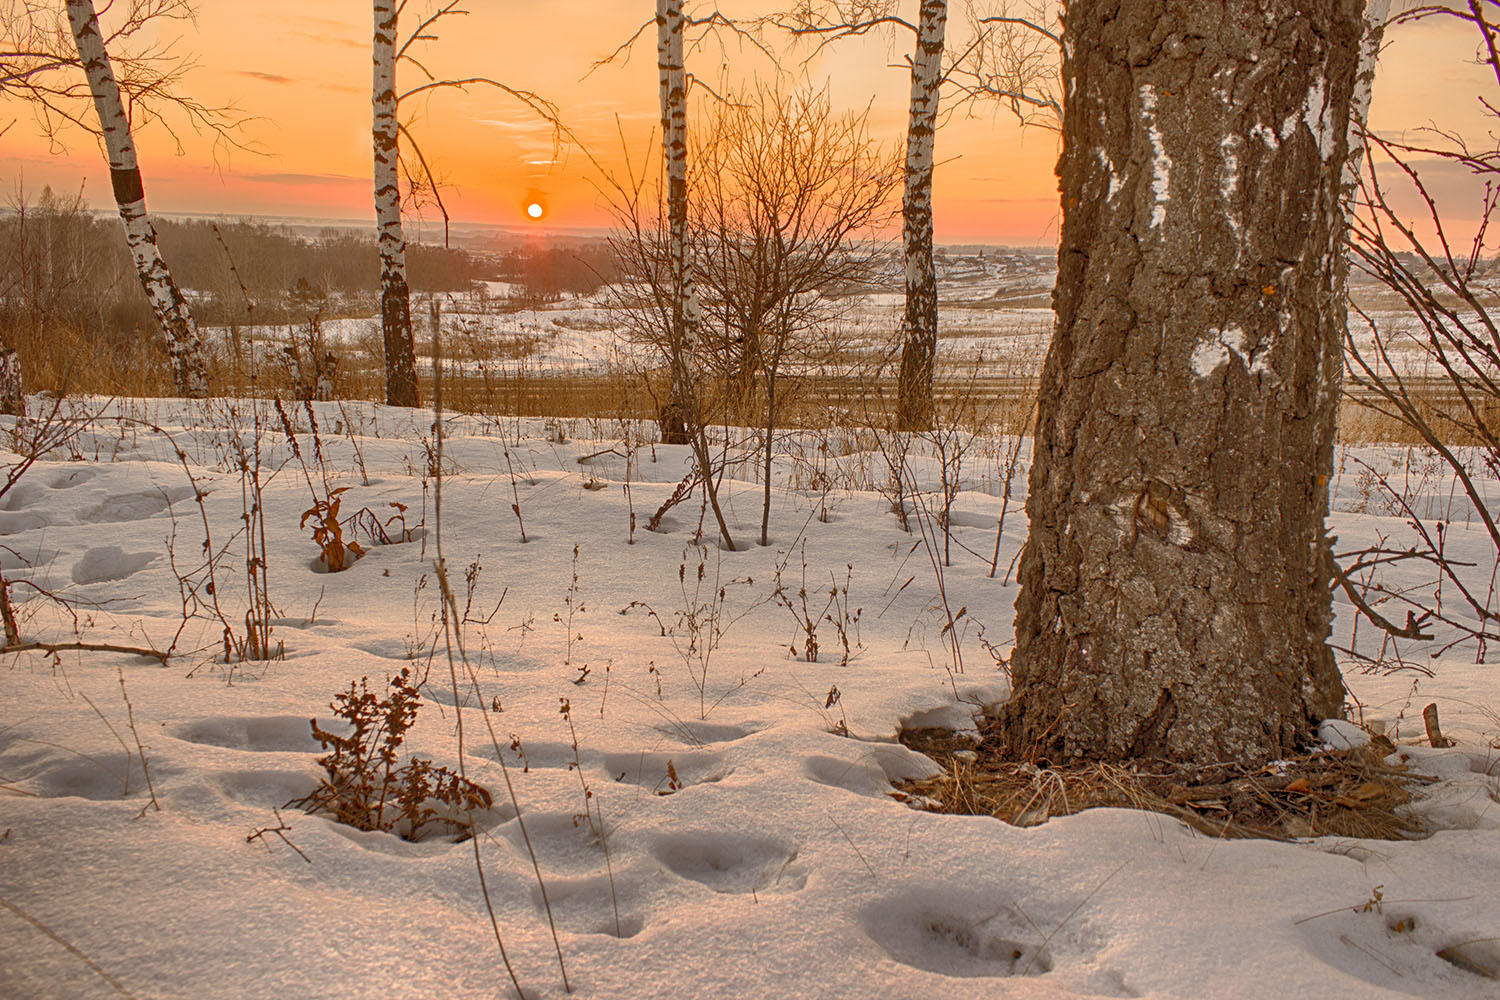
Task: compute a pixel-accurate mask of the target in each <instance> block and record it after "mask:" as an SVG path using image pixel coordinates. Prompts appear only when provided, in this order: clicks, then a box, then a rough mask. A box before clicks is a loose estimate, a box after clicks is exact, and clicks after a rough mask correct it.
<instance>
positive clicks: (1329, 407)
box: [1004, 0, 1364, 762]
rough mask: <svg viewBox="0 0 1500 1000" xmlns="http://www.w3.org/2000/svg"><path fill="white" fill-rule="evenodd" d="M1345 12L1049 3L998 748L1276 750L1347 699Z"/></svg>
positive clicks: (1156, 753) (1313, 4)
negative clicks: (1337, 501) (1045, 300)
mask: <svg viewBox="0 0 1500 1000" xmlns="http://www.w3.org/2000/svg"><path fill="white" fill-rule="evenodd" d="M1363 10H1364V4H1363V3H1362V2H1361V0H1217V2H1209V0H1204V2H1201V3H1192V4H1180V3H1169V2H1167V0H1122V2H1111V3H1103V2H1094V3H1086V2H1081V0H1080V2H1077V3H1072V4H1069V5H1068V7H1067V13H1066V16H1065V18H1064V29H1065V33H1064V38H1065V44H1064V64H1063V82H1064V93H1065V94H1066V95H1067V98H1066V101H1067V103H1066V109H1065V115H1064V126H1063V152H1062V158H1061V160H1060V161H1059V166H1058V170H1059V175H1060V177H1061V190H1062V210H1063V224H1062V238H1061V246H1060V248H1059V251H1058V277H1057V288H1056V291H1055V292H1054V294H1053V304H1054V308H1055V310H1056V314H1057V320H1056V329H1055V331H1054V334H1053V339H1052V345H1051V348H1050V350H1049V351H1048V354H1047V361H1046V365H1045V367H1044V369H1043V372H1042V381H1041V390H1040V391H1041V396H1040V403H1039V412H1038V417H1037V428H1036V460H1035V463H1034V465H1033V467H1032V471H1031V479H1030V494H1029V496H1028V498H1027V502H1026V508H1027V513H1028V515H1029V516H1030V519H1031V534H1030V537H1029V539H1028V541H1027V544H1026V549H1025V553H1024V555H1023V557H1022V563H1021V586H1022V590H1021V595H1020V597H1019V599H1018V600H1017V602H1016V652H1015V656H1014V658H1013V667H1014V685H1015V693H1014V695H1013V697H1012V699H1011V701H1010V702H1009V704H1008V705H1007V706H1006V707H1005V710H1004V722H1005V725H1006V731H1007V738H1008V740H1009V742H1010V745H1011V748H1012V750H1013V751H1015V752H1016V753H1020V754H1026V755H1037V756H1041V757H1046V758H1049V759H1052V760H1060V759H1069V758H1078V757H1086V758H1093V759H1113V760H1119V759H1125V758H1143V757H1153V758H1167V759H1175V760H1187V761H1196V762H1206V761H1216V760H1226V759H1237V760H1244V759H1269V758H1272V757H1278V756H1284V755H1286V754H1289V753H1291V752H1292V751H1294V750H1295V749H1297V748H1298V747H1299V746H1300V745H1302V744H1303V743H1304V742H1305V740H1306V739H1307V738H1308V736H1309V733H1310V729H1311V727H1312V726H1313V725H1314V724H1315V723H1316V721H1317V720H1318V719H1320V718H1323V717H1327V716H1331V715H1337V714H1338V713H1339V711H1340V708H1341V703H1342V696H1343V687H1342V683H1341V681H1340V678H1339V673H1338V669H1337V667H1336V665H1335V663H1334V660H1333V655H1332V653H1331V652H1330V651H1329V649H1328V648H1327V646H1326V645H1325V640H1326V638H1327V636H1328V634H1329V623H1330V618H1331V603H1330V602H1331V598H1330V593H1329V586H1328V581H1329V579H1330V572H1331V565H1332V560H1331V555H1330V552H1329V540H1328V538H1327V536H1326V535H1325V533H1324V524H1323V522H1324V516H1325V514H1326V513H1327V510H1328V487H1327V481H1328V475H1329V473H1330V472H1331V470H1332V458H1333V438H1334V420H1335V409H1336V403H1337V399H1338V388H1339V380H1340V377H1341V375H1342V368H1341V363H1340V338H1341V337H1342V336H1343V330H1344V320H1345V315H1344V302H1343V295H1342V289H1343V279H1344V263H1343V259H1342V249H1341V248H1342V239H1343V235H1344V217H1343V213H1342V210H1341V201H1340V188H1341V184H1340V175H1341V171H1342V169H1343V166H1344V160H1345V157H1346V156H1347V155H1348V122H1349V117H1350V110H1351V97H1352V95H1353V93H1354V91H1355V81H1356V71H1357V69H1358V66H1359V61H1360V44H1361V39H1362V37H1363V36H1364V22H1363V19H1362V13H1363Z"/></svg>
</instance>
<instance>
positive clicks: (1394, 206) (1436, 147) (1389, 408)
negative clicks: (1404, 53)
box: [1338, 0, 1500, 661]
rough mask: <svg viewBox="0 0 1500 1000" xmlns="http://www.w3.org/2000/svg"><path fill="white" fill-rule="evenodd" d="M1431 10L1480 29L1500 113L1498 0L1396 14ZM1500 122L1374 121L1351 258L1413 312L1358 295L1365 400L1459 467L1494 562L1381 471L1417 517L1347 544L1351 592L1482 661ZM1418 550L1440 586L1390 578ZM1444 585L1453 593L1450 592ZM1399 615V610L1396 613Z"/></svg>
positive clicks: (1377, 617) (1356, 349)
mask: <svg viewBox="0 0 1500 1000" xmlns="http://www.w3.org/2000/svg"><path fill="white" fill-rule="evenodd" d="M1432 19H1443V20H1457V21H1459V22H1462V23H1464V24H1466V25H1468V26H1469V27H1470V28H1472V29H1473V32H1474V35H1475V40H1476V42H1477V45H1476V50H1477V52H1478V58H1479V60H1480V62H1481V64H1482V65H1484V66H1485V67H1487V68H1488V70H1489V72H1490V74H1491V75H1492V76H1493V78H1494V83H1495V84H1496V87H1495V89H1494V90H1493V91H1492V92H1491V93H1490V94H1488V95H1486V94H1476V95H1474V96H1475V99H1477V100H1478V101H1479V102H1480V103H1481V106H1482V107H1483V108H1484V109H1485V114H1486V115H1487V116H1488V117H1489V118H1490V119H1491V121H1492V122H1496V123H1497V124H1500V110H1497V108H1500V99H1497V96H1496V95H1497V94H1500V3H1496V2H1495V0H1483V2H1480V0H1472V2H1469V3H1467V4H1465V5H1454V6H1453V7H1447V6H1425V7H1418V8H1415V9H1410V10H1407V11H1405V12H1403V13H1401V14H1398V15H1397V16H1396V17H1395V18H1393V19H1392V27H1393V28H1398V27H1399V26H1401V25H1404V24H1409V23H1413V22H1417V21H1426V20H1432ZM1497 134H1500V133H1497V131H1495V130H1492V131H1491V132H1490V134H1489V137H1488V144H1487V145H1477V144H1476V140H1475V139H1474V138H1473V137H1465V136H1462V135H1459V134H1457V133H1454V132H1451V131H1445V130H1443V129H1441V128H1440V127H1438V126H1432V127H1429V128H1426V129H1422V130H1419V131H1418V132H1417V133H1416V135H1415V137H1413V138H1409V139H1401V140H1397V139H1390V138H1383V137H1381V136H1378V135H1375V134H1373V133H1365V134H1364V140H1365V143H1366V148H1367V155H1366V156H1365V158H1364V164H1363V168H1362V170H1361V171H1360V172H1359V174H1358V175H1357V180H1356V182H1355V185H1354V191H1353V200H1354V212H1353V216H1352V220H1351V224H1350V233H1349V245H1350V248H1351V251H1352V262H1353V265H1354V267H1355V268H1357V269H1358V270H1359V271H1362V272H1363V273H1364V274H1366V275H1367V276H1369V277H1370V278H1373V279H1374V280H1375V282H1377V283H1378V284H1379V285H1380V286H1383V287H1384V288H1386V289H1388V290H1390V291H1391V292H1394V293H1395V295H1396V297H1397V299H1398V300H1399V301H1400V302H1401V304H1402V305H1403V306H1404V307H1405V309H1404V312H1405V315H1404V316H1402V317H1401V318H1400V319H1394V318H1392V317H1390V316H1389V315H1377V314H1376V313H1374V312H1370V311H1366V310H1364V309H1360V308H1357V307H1356V312H1357V313H1358V314H1359V316H1360V319H1361V320H1362V321H1363V322H1362V323H1357V324H1355V325H1354V326H1353V328H1352V329H1351V331H1350V337H1349V338H1348V341H1347V343H1346V356H1347V358H1348V370H1349V374H1350V380H1351V382H1352V383H1353V384H1354V385H1355V386H1357V387H1358V388H1359V389H1361V390H1363V391H1362V392H1361V394H1360V396H1359V397H1358V399H1359V403H1360V405H1363V406H1366V407H1369V408H1371V409H1373V410H1375V411H1376V412H1378V413H1381V414H1383V415H1385V416H1386V417H1388V418H1390V419H1391V420H1393V421H1395V422H1396V424H1397V425H1398V426H1401V427H1404V428H1406V429H1407V430H1408V431H1409V432H1410V433H1411V434H1412V435H1413V436H1414V437H1415V438H1416V440H1418V441H1420V442H1421V443H1422V444H1423V445H1425V447H1426V448H1427V449H1428V450H1429V451H1430V452H1431V453H1432V454H1434V455H1436V456H1437V457H1438V458H1439V460H1440V461H1441V463H1442V467H1443V468H1445V469H1446V470H1447V471H1448V472H1449V473H1451V474H1452V476H1453V478H1454V481H1455V482H1456V483H1457V484H1458V488H1459V491H1460V492H1461V494H1462V496H1463V499H1464V500H1466V501H1467V503H1466V504H1465V505H1464V506H1465V507H1466V508H1467V511H1468V512H1469V516H1472V518H1473V519H1474V520H1475V521H1477V522H1478V524H1479V526H1480V529H1481V531H1482V532H1483V536H1484V538H1485V539H1486V540H1487V541H1488V544H1489V549H1490V558H1489V559H1488V560H1485V562H1486V563H1487V564H1488V565H1489V566H1490V570H1489V572H1488V573H1471V572H1470V571H1469V570H1468V568H1467V567H1466V565H1465V564H1464V563H1463V562H1462V561H1461V560H1459V559H1456V558H1454V557H1453V555H1452V552H1451V541H1450V540H1449V539H1447V538H1445V534H1446V533H1447V531H1448V526H1447V524H1446V523H1445V522H1447V521H1448V520H1449V517H1447V516H1445V517H1438V518H1434V517H1432V516H1431V515H1430V513H1429V512H1427V511H1425V510H1423V509H1420V508H1419V506H1418V505H1416V504H1414V503H1413V501H1412V499H1411V498H1410V497H1409V496H1407V495H1406V493H1405V492H1404V491H1403V490H1401V489H1399V488H1397V487H1394V486H1392V485H1391V483H1390V482H1389V480H1386V479H1384V478H1383V476H1381V475H1380V474H1379V473H1377V474H1376V477H1377V478H1378V479H1379V480H1380V482H1381V483H1382V489H1383V490H1384V492H1385V493H1386V494H1387V501H1388V502H1389V504H1390V505H1391V507H1392V508H1393V509H1396V510H1398V511H1399V512H1400V513H1401V515H1402V519H1403V520H1404V521H1405V522H1406V524H1407V526H1408V527H1409V528H1410V529H1411V540H1410V542H1409V543H1408V544H1405V545H1397V544H1394V543H1390V544H1386V545H1382V546H1378V547H1376V548H1374V549H1362V550H1359V551H1355V552H1350V553H1347V554H1345V556H1344V561H1343V564H1342V565H1341V566H1340V567H1339V570H1338V579H1339V583H1340V584H1341V585H1342V586H1343V588H1344V591H1345V593H1346V594H1347V595H1348V596H1349V598H1350V600H1351V601H1353V602H1354V603H1355V605H1356V606H1357V607H1359V608H1360V610H1361V612H1362V613H1364V614H1365V615H1366V616H1367V617H1369V618H1370V619H1371V620H1372V621H1374V622H1375V624H1376V625H1377V626H1379V627H1380V628H1382V629H1383V630H1384V631H1385V632H1387V633H1388V634H1389V635H1391V636H1393V637H1395V638H1397V639H1422V640H1427V639H1433V638H1436V637H1437V633H1436V631H1435V629H1436V628H1438V627H1441V628H1442V629H1443V632H1444V634H1443V635H1442V637H1441V641H1442V643H1443V646H1442V648H1445V649H1446V648H1449V647H1450V646H1452V645H1454V644H1455V643H1457V642H1472V643H1474V645H1475V649H1476V655H1477V656H1478V657H1479V658H1480V660H1481V661H1482V660H1483V658H1484V656H1485V654H1486V650H1487V647H1488V645H1489V644H1490V643H1493V642H1497V641H1500V607H1497V596H1496V585H1495V579H1496V578H1495V572H1496V570H1495V566H1496V563H1497V562H1500V524H1497V521H1496V517H1497V514H1496V511H1495V510H1494V500H1493V498H1492V497H1491V496H1489V495H1487V494H1488V492H1489V491H1488V490H1487V489H1486V488H1485V484H1484V480H1485V479H1486V478H1494V477H1500V315H1497V313H1496V309H1495V305H1494V297H1493V296H1494V288H1495V279H1496V277H1497V269H1496V265H1495V258H1494V257H1490V258H1489V259H1486V258H1485V256H1484V251H1485V249H1486V247H1485V240H1486V237H1487V235H1488V234H1489V232H1490V228H1489V227H1490V223H1491V222H1492V221H1493V220H1494V219H1495V218H1496V210H1497V206H1500V145H1497V144H1496V138H1495V137H1496V135H1497ZM1444 169H1447V170H1449V171H1450V172H1452V173H1455V174H1457V175H1460V176H1462V175H1468V176H1469V177H1471V178H1473V179H1474V180H1475V181H1477V182H1478V184H1476V187H1479V188H1480V190H1479V193H1478V195H1477V197H1478V205H1477V206H1476V207H1477V212H1476V214H1475V217H1476V219H1477V220H1478V221H1477V224H1476V225H1475V229H1474V233H1473V235H1472V236H1471V237H1469V238H1467V239H1465V238H1463V237H1461V236H1459V235H1458V234H1457V233H1456V232H1455V231H1454V230H1455V228H1456V227H1455V226H1454V225H1453V224H1452V222H1451V220H1450V219H1448V218H1446V217H1448V216H1449V215H1450V213H1451V212H1452V211H1453V209H1454V207H1455V206H1454V204H1453V202H1452V201H1451V200H1448V199H1444V198H1442V197H1440V195H1439V194H1438V193H1436V192H1435V191H1434V190H1433V188H1432V187H1431V186H1429V182H1428V181H1424V179H1423V175H1424V174H1425V175H1426V176H1427V177H1429V178H1430V177H1431V176H1432V174H1433V173H1435V172H1437V171H1441V170H1444ZM1450 197H1451V196H1450ZM1412 204H1415V205H1416V206H1417V211H1416V212H1415V213H1413V211H1412V208H1411V207H1409V206H1410V205H1412ZM1414 216H1415V218H1414ZM1415 219H1421V220H1422V221H1421V222H1420V223H1419V222H1417V221H1415ZM1465 520H1468V517H1466V518H1465ZM1413 562H1420V563H1425V564H1427V565H1428V566H1429V567H1431V571H1432V574H1433V576H1432V578H1431V579H1433V580H1434V585H1433V586H1432V587H1431V588H1428V587H1425V586H1424V587H1422V588H1420V591H1419V592H1414V591H1413V590H1412V589H1411V588H1409V587H1404V586H1400V585H1398V584H1397V583H1396V582H1394V580H1392V579H1391V578H1390V576H1389V571H1390V570H1392V569H1394V568H1397V566H1398V564H1410V563H1413ZM1372 569H1373V570H1377V571H1379V572H1377V573H1376V574H1375V575H1374V576H1373V578H1372V581H1371V583H1372V585H1371V586H1370V587H1369V588H1368V589H1366V588H1356V587H1355V586H1354V585H1353V583H1352V580H1353V579H1356V578H1359V577H1361V576H1363V575H1364V574H1365V573H1366V572H1369V571H1370V570H1372ZM1445 592H1446V593H1447V594H1448V595H1450V596H1449V598H1448V600H1447V602H1446V604H1445V603H1444V601H1443V597H1442V595H1443V594H1444V593H1445ZM1387 603H1389V604H1390V605H1393V606H1395V607H1396V608H1400V609H1402V610H1404V611H1405V612H1406V614H1405V620H1404V622H1399V621H1397V622H1393V621H1391V620H1390V619H1389V618H1388V617H1386V616H1385V615H1382V614H1381V613H1380V612H1379V611H1377V610H1376V606H1378V605H1381V604H1387ZM1394 617H1396V618H1398V619H1399V618H1400V617H1401V616H1400V614H1399V612H1397V613H1395V614H1394ZM1351 652H1356V651H1353V650H1351ZM1356 655H1357V653H1356Z"/></svg>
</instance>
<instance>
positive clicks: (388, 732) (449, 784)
mask: <svg viewBox="0 0 1500 1000" xmlns="http://www.w3.org/2000/svg"><path fill="white" fill-rule="evenodd" d="M369 680H370V679H369V678H368V677H362V678H360V681H359V684H358V685H355V684H354V683H353V682H352V681H351V682H350V684H349V690H347V691H343V692H341V693H339V694H338V695H336V696H335V697H334V699H333V701H332V702H330V703H329V706H330V707H331V708H332V709H333V713H334V715H335V716H337V717H338V718H339V719H342V720H343V721H344V722H347V723H348V724H349V725H350V727H351V731H350V733H349V735H347V736H340V735H338V734H336V733H331V732H329V731H328V730H326V729H324V728H323V727H321V726H319V725H318V720H317V719H313V720H312V732H313V738H314V739H316V740H317V741H318V743H319V745H321V746H322V747H323V749H325V750H331V751H332V752H330V753H329V754H328V755H327V756H325V757H322V758H320V759H319V761H318V763H320V764H322V765H323V769H324V770H325V771H327V772H328V776H327V777H326V778H324V779H323V781H322V782H321V783H320V784H319V785H318V787H317V788H316V789H314V790H313V792H312V793H311V794H309V795H307V796H306V797H304V798H301V799H297V800H295V801H293V802H291V803H289V805H293V806H296V807H298V808H301V809H305V810H306V811H307V812H310V813H320V812H321V813H328V814H330V815H331V816H333V818H334V819H335V820H337V821H338V822H340V823H346V824H348V825H349V826H352V827H354V828H356V829H359V830H382V831H385V832H387V833H397V834H399V835H400V836H401V837H402V838H403V839H405V840H419V839H421V835H422V832H423V831H424V830H425V829H426V828H427V827H428V826H429V825H431V824H439V825H441V826H443V827H445V828H446V829H447V830H448V832H450V833H461V834H472V832H473V827H472V814H473V812H474V810H476V809H488V808H489V807H490V806H491V804H492V803H493V801H494V800H493V798H492V797H491V795H490V793H489V790H488V789H486V788H484V787H483V786H482V785H478V784H475V783H474V782H472V781H470V780H469V779H467V778H465V777H463V776H462V775H460V774H458V773H456V772H454V771H452V770H450V769H449V768H446V767H437V766H434V765H433V763H432V761H430V760H423V759H421V758H418V757H412V758H411V759H410V760H408V761H407V762H406V763H405V764H401V763H400V760H401V756H400V749H401V744H402V743H404V742H405V740H406V732H407V730H409V729H410V728H411V727H412V724H413V723H415V722H416V719H417V710H418V709H419V708H420V707H421V703H422V699H421V695H419V694H418V693H417V688H416V685H415V684H413V683H412V680H411V670H410V668H403V669H402V671H401V673H399V674H397V675H396V676H395V677H393V678H391V680H390V683H389V691H388V693H387V694H386V696H385V697H384V698H380V697H377V696H376V694H375V692H373V691H371V690H370V686H369Z"/></svg>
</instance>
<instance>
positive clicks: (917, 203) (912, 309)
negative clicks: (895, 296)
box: [896, 0, 948, 431]
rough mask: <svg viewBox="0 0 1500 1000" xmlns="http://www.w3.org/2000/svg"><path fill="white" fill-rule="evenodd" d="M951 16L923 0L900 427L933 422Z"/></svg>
mask: <svg viewBox="0 0 1500 1000" xmlns="http://www.w3.org/2000/svg"><path fill="white" fill-rule="evenodd" d="M947 21H948V0H922V7H921V10H920V12H919V14H918V21H917V45H916V49H915V50H914V51H913V53H912V61H911V112H910V115H909V117H908V120H907V127H906V192H905V194H904V195H903V196H902V200H901V214H902V226H901V237H902V242H903V243H904V248H905V257H906V314H905V317H904V318H903V320H902V324H901V372H900V374H899V375H898V376H897V382H896V429H897V430H901V431H925V430H927V429H928V428H930V427H931V426H932V367H933V361H934V359H935V358H936V357H937V314H938V301H937V274H936V272H935V271H934V270H933V266H932V164H933V150H934V147H935V140H936V137H937V113H938V90H939V86H940V84H941V83H942V64H943V31H944V28H945V27H946V25H947Z"/></svg>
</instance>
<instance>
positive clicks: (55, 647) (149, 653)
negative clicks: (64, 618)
mask: <svg viewBox="0 0 1500 1000" xmlns="http://www.w3.org/2000/svg"><path fill="white" fill-rule="evenodd" d="M70 649H77V650H82V651H84V652H89V653H131V654H133V655H135V656H145V657H149V658H150V659H153V660H156V661H158V662H159V663H161V665H162V666H164V667H165V666H166V665H167V654H166V653H163V652H162V651H161V650H159V649H150V648H147V647H145V646H117V645H115V644H114V643H112V642H22V643H15V644H7V645H5V646H0V655H4V654H6V653H25V652H29V651H31V650H38V651H40V652H43V653H61V652H63V651H65V650H70Z"/></svg>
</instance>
